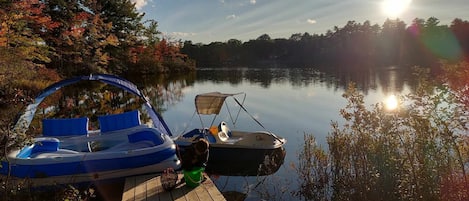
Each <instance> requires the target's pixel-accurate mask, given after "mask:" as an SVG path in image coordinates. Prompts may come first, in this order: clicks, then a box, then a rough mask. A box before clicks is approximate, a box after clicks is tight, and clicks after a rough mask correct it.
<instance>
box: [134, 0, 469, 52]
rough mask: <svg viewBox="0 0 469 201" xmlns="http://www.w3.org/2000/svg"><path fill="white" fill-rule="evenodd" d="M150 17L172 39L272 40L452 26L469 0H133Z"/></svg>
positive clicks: (468, 15)
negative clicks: (337, 30) (362, 26)
mask: <svg viewBox="0 0 469 201" xmlns="http://www.w3.org/2000/svg"><path fill="white" fill-rule="evenodd" d="M131 1H132V2H134V3H135V4H136V5H135V6H136V8H137V11H139V12H143V13H145V16H144V20H148V19H152V20H156V21H157V22H158V30H159V31H161V32H162V33H163V37H164V38H167V39H170V40H182V41H186V40H190V41H192V43H194V44H195V43H203V44H209V43H211V42H226V41H228V40H230V39H237V40H241V41H242V42H246V41H249V40H254V39H256V38H258V37H259V36H261V35H263V34H268V35H269V36H270V37H271V38H272V39H275V38H287V39H288V38H290V36H291V35H292V34H295V33H305V32H308V33H309V34H311V35H312V34H323V33H326V32H327V30H332V29H333V28H334V26H338V27H343V26H344V25H345V24H347V22H348V21H350V20H354V21H355V22H357V23H363V22H365V21H366V20H368V21H370V22H371V24H378V25H383V23H384V21H385V20H386V19H387V18H389V19H396V18H399V19H400V20H403V21H404V22H405V23H406V24H407V25H409V24H411V23H412V20H413V19H415V18H421V19H428V18H429V17H436V18H438V19H439V20H440V24H445V25H450V24H451V22H452V21H453V20H454V19H455V18H460V19H462V20H469V1H468V0H341V1H339V0H131Z"/></svg>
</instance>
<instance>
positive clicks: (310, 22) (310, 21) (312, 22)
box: [306, 19, 317, 24]
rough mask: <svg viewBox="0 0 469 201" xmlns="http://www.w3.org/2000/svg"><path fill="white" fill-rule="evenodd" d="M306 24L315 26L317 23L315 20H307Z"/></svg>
mask: <svg viewBox="0 0 469 201" xmlns="http://www.w3.org/2000/svg"><path fill="white" fill-rule="evenodd" d="M306 22H307V23H308V24H316V23H317V21H316V20H315V19H307V20H306Z"/></svg>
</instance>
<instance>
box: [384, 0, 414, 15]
mask: <svg viewBox="0 0 469 201" xmlns="http://www.w3.org/2000/svg"><path fill="white" fill-rule="evenodd" d="M411 2H412V0H383V2H382V10H383V12H384V14H385V15H386V16H388V17H393V18H394V17H399V16H400V15H401V14H402V13H403V12H404V11H405V10H406V9H407V7H409V5H410V3H411Z"/></svg>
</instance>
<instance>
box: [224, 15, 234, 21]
mask: <svg viewBox="0 0 469 201" xmlns="http://www.w3.org/2000/svg"><path fill="white" fill-rule="evenodd" d="M235 18H237V16H236V15H235V14H231V15H228V16H226V17H225V19H227V20H232V19H235Z"/></svg>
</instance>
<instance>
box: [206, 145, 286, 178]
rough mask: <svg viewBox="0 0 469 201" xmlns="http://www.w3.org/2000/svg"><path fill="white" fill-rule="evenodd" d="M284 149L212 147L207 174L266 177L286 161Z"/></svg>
mask: <svg viewBox="0 0 469 201" xmlns="http://www.w3.org/2000/svg"><path fill="white" fill-rule="evenodd" d="M285 155H286V152H285V149H284V148H283V147H280V148H275V149H241V148H238V149H236V148H234V149H233V148H229V149H228V148H225V147H215V146H212V147H210V149H209V160H208V162H207V167H206V169H205V170H206V172H208V173H211V174H216V175H224V176H264V175H271V174H273V173H275V172H277V171H278V170H279V168H280V167H281V166H282V165H283V162H284V159H285Z"/></svg>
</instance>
